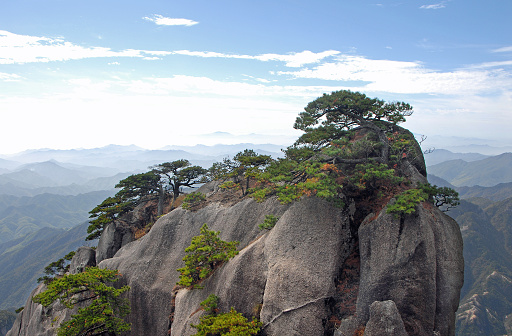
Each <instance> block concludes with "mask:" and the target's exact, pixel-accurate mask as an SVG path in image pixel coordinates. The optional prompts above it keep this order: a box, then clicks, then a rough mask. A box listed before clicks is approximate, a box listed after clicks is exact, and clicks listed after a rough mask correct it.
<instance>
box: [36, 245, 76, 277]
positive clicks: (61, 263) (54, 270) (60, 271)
mask: <svg viewBox="0 0 512 336" xmlns="http://www.w3.org/2000/svg"><path fill="white" fill-rule="evenodd" d="M75 253H76V252H75V251H71V252H69V253H68V254H66V255H65V256H64V257H63V258H60V259H59V260H57V261H53V262H51V263H50V264H48V265H47V266H46V267H45V268H44V273H45V274H46V275H44V276H43V277H40V278H38V279H37V282H44V283H45V285H48V284H49V283H50V282H52V281H53V280H54V279H55V277H56V276H61V275H64V273H66V272H67V271H68V270H69V261H71V259H73V256H74V255H75Z"/></svg>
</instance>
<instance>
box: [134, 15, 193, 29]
mask: <svg viewBox="0 0 512 336" xmlns="http://www.w3.org/2000/svg"><path fill="white" fill-rule="evenodd" d="M143 19H144V20H148V21H151V22H153V23H155V24H157V25H159V26H187V27H190V26H193V25H196V24H198V23H199V22H197V21H193V20H189V19H176V18H169V17H165V16H162V15H159V14H153V15H152V16H146V17H143Z"/></svg>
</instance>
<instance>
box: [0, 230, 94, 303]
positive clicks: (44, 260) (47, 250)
mask: <svg viewBox="0 0 512 336" xmlns="http://www.w3.org/2000/svg"><path fill="white" fill-rule="evenodd" d="M88 225H89V223H87V222H85V223H82V224H80V225H78V226H76V227H74V228H72V229H71V230H65V229H55V228H48V227H45V228H42V229H40V230H37V231H34V232H32V233H30V234H28V235H26V236H24V237H22V238H17V239H14V240H10V241H8V242H4V243H0V270H1V272H0V309H7V308H12V307H15V308H19V307H21V306H23V305H24V304H25V300H26V299H27V297H28V295H29V294H30V292H31V291H32V289H34V288H35V286H36V280H37V278H38V277H40V276H42V275H44V274H43V270H44V267H45V266H46V265H48V264H49V263H50V262H52V261H56V260H58V259H60V258H62V257H63V256H64V255H66V254H67V253H68V252H70V251H75V250H76V249H77V248H78V247H80V246H83V245H84V240H85V237H86V236H87V232H86V230H87V226H88Z"/></svg>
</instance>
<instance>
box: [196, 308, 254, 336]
mask: <svg viewBox="0 0 512 336" xmlns="http://www.w3.org/2000/svg"><path fill="white" fill-rule="evenodd" d="M261 326H262V323H261V322H259V321H257V320H256V319H253V320H252V321H249V320H247V318H245V317H244V316H243V315H242V314H241V313H238V312H237V311H236V310H235V308H233V307H231V310H230V311H229V313H221V314H217V315H206V316H202V317H201V321H200V323H199V324H192V327H193V328H195V329H197V333H195V334H194V335H193V336H250V335H257V334H258V332H259V331H260V329H261Z"/></svg>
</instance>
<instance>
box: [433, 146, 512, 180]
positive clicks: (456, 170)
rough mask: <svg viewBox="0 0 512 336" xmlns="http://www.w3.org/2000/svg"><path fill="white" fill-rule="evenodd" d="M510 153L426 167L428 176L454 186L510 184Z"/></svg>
mask: <svg viewBox="0 0 512 336" xmlns="http://www.w3.org/2000/svg"><path fill="white" fill-rule="evenodd" d="M510 167H512V153H504V154H501V155H497V156H492V157H489V158H486V159H483V160H478V161H472V162H466V161H464V160H461V159H458V160H451V161H446V162H443V163H439V164H437V165H433V166H430V167H428V169H427V170H428V172H429V174H434V175H436V176H439V177H441V178H443V179H445V180H446V181H448V182H450V183H451V184H453V185H454V186H457V187H460V186H475V185H480V186H484V187H491V186H495V185H497V184H499V183H508V182H512V169H510Z"/></svg>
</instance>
